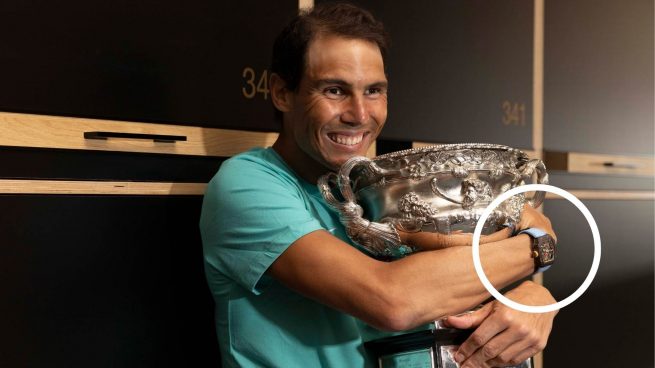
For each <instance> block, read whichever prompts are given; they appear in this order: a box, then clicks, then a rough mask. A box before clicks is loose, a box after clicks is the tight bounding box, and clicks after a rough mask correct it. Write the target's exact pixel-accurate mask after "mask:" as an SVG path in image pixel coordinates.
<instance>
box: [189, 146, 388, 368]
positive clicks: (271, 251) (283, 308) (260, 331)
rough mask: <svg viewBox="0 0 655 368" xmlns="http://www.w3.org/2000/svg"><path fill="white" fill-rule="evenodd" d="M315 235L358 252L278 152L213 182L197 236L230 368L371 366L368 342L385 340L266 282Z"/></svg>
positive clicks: (228, 167)
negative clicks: (285, 256) (296, 246)
mask: <svg viewBox="0 0 655 368" xmlns="http://www.w3.org/2000/svg"><path fill="white" fill-rule="evenodd" d="M319 229H324V230H327V231H329V232H331V233H332V234H334V235H335V236H337V237H339V238H340V239H342V240H344V241H346V242H348V243H350V244H352V243H351V242H350V240H349V239H348V237H347V236H346V234H345V230H344V228H343V226H342V225H341V224H340V222H339V218H338V215H337V213H336V212H335V211H332V210H331V209H330V208H329V206H328V205H327V203H325V202H324V200H323V199H322V197H321V194H320V192H319V191H318V188H317V187H316V185H314V184H311V183H308V182H306V181H304V180H303V179H301V178H300V177H298V176H297V175H296V174H295V173H294V172H293V171H292V170H291V169H290V168H289V167H288V166H287V165H286V163H285V162H284V161H283V160H282V158H281V157H280V156H279V155H278V154H277V153H276V152H275V151H274V150H273V149H272V148H266V149H263V148H258V149H253V150H250V151H248V152H245V153H243V154H239V155H237V156H234V157H232V158H231V159H229V160H227V161H225V162H224V163H223V165H222V166H221V169H220V170H219V172H218V173H217V174H216V176H215V177H214V178H213V179H212V180H211V181H210V182H209V185H208V187H207V191H206V193H205V199H204V202H203V207H202V214H201V218H200V230H201V234H202V242H203V251H204V260H205V274H206V276H207V281H208V283H209V287H210V289H211V292H212V294H213V297H214V300H215V303H216V313H215V320H216V331H217V334H218V340H219V344H220V347H221V354H222V356H223V365H224V367H284V368H294V367H302V368H311V367H367V366H372V362H370V361H369V360H368V357H367V356H366V353H365V351H364V347H363V340H368V339H369V337H370V336H375V337H378V336H381V335H379V334H378V333H379V331H376V330H374V329H372V328H371V327H368V326H366V325H365V324H363V323H362V322H361V321H359V320H358V319H356V318H354V317H352V316H350V315H347V314H344V313H341V312H339V311H337V310H334V309H332V308H330V307H327V306H324V305H322V304H320V303H317V302H315V301H313V300H310V299H308V298H305V297H303V296H302V295H300V294H298V293H296V292H294V291H292V290H290V289H288V288H286V287H285V286H283V285H282V284H280V283H278V282H277V281H276V280H274V279H273V278H271V277H269V276H268V275H266V274H265V273H266V270H267V269H268V267H269V266H270V265H271V264H272V263H273V261H275V259H276V258H277V257H278V256H279V255H280V254H282V252H284V251H285V250H286V249H287V247H288V246H290V245H291V244H292V243H293V242H294V241H296V240H297V239H299V238H300V237H302V236H304V235H306V234H308V233H310V232H312V231H316V230H319ZM316 246H317V247H318V246H320V244H316Z"/></svg>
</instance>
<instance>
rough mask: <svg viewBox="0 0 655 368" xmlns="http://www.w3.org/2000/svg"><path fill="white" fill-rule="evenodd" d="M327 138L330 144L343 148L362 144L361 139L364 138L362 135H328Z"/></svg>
mask: <svg viewBox="0 0 655 368" xmlns="http://www.w3.org/2000/svg"><path fill="white" fill-rule="evenodd" d="M328 138H330V140H331V141H332V142H335V143H338V144H343V145H345V146H354V145H356V144H359V143H361V142H362V139H363V138H364V133H359V134H357V135H343V134H337V133H329V134H328Z"/></svg>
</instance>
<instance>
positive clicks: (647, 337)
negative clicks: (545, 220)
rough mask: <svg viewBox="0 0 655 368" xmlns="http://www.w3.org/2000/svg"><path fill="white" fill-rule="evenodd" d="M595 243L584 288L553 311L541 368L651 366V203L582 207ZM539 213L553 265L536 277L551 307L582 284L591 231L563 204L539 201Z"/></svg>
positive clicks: (588, 203) (590, 248)
mask: <svg viewBox="0 0 655 368" xmlns="http://www.w3.org/2000/svg"><path fill="white" fill-rule="evenodd" d="M584 204H585V205H586V206H587V207H588V209H589V211H590V212H591V214H592V215H593V216H594V218H595V221H596V223H597V225H598V228H599V232H600V237H601V249H602V251H601V261H600V266H599V268H598V273H597V274H596V277H595V279H594V281H593V283H592V284H591V286H590V287H589V289H588V290H587V291H586V292H585V293H584V294H583V295H582V296H581V297H580V298H579V299H578V300H577V301H575V302H574V303H573V304H571V305H569V306H567V307H565V308H564V309H562V310H560V312H559V314H558V315H557V317H556V318H555V325H554V328H553V332H552V334H551V337H550V340H549V343H548V347H547V348H546V350H545V352H544V365H545V366H546V367H582V366H584V367H644V368H645V367H652V366H653V354H652V352H653V346H654V341H653V329H652V326H653V323H654V321H653V310H654V305H653V298H654V295H653V286H654V285H653V279H654V277H655V273H654V271H653V257H654V253H653V236H654V235H655V234H654V233H653V217H654V214H653V208H654V203H653V201H652V200H651V201H620V200H585V201H584ZM544 211H545V213H546V215H547V216H549V218H550V219H551V221H552V222H553V226H554V228H555V229H557V234H558V252H559V255H558V261H557V263H556V264H555V265H554V266H553V267H552V268H551V269H549V270H548V271H547V272H546V273H545V274H544V285H546V287H548V289H549V290H550V291H551V292H552V293H553V295H554V296H555V297H556V299H557V300H563V299H564V298H566V297H568V296H569V295H571V294H572V293H573V292H574V291H575V290H576V289H577V288H578V287H579V286H580V285H581V284H582V281H583V280H584V279H585V278H586V277H587V274H588V273H589V270H590V268H591V261H592V258H593V253H594V250H593V240H592V235H591V230H590V228H589V225H588V224H587V221H586V220H585V218H584V217H583V216H582V214H581V213H580V212H579V211H578V210H577V209H576V208H575V207H574V206H573V205H572V204H571V203H569V202H568V201H564V200H547V201H546V203H545V207H544Z"/></svg>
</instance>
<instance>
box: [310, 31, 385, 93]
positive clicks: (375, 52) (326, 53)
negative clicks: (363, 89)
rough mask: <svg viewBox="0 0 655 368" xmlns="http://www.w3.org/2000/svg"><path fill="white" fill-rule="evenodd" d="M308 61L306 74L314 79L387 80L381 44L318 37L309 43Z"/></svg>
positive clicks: (342, 38) (341, 38)
mask: <svg viewBox="0 0 655 368" xmlns="http://www.w3.org/2000/svg"><path fill="white" fill-rule="evenodd" d="M305 61H306V64H305V73H306V74H308V76H310V77H311V78H313V79H320V80H330V79H332V80H342V81H351V80H352V79H353V78H355V79H358V80H359V79H365V80H366V82H367V83H376V82H382V81H386V76H385V74H384V62H383V60H382V53H381V52H380V49H379V47H378V46H377V44H375V43H374V42H370V41H368V40H363V39H353V38H345V37H340V36H322V37H318V38H316V39H315V40H314V41H312V42H311V43H310V44H309V48H308V50H307V57H306V60H305ZM371 80H374V81H371Z"/></svg>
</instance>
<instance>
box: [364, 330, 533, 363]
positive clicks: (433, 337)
mask: <svg viewBox="0 0 655 368" xmlns="http://www.w3.org/2000/svg"><path fill="white" fill-rule="evenodd" d="M472 332H473V330H457V329H449V328H446V329H433V330H426V331H419V332H412V333H408V334H404V335H398V336H392V337H387V338H383V339H378V340H373V341H369V342H367V343H365V344H364V346H365V347H366V349H367V350H368V351H369V353H371V354H372V355H373V356H374V357H375V359H377V362H378V365H377V366H378V368H459V364H458V363H457V362H455V359H454V354H455V352H456V351H457V348H458V347H459V345H460V344H461V343H463V342H464V340H466V338H467V337H468V336H469V335H471V333H472ZM508 368H533V364H532V358H530V359H528V360H526V361H524V362H523V363H521V364H519V365H515V366H511V367H508Z"/></svg>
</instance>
